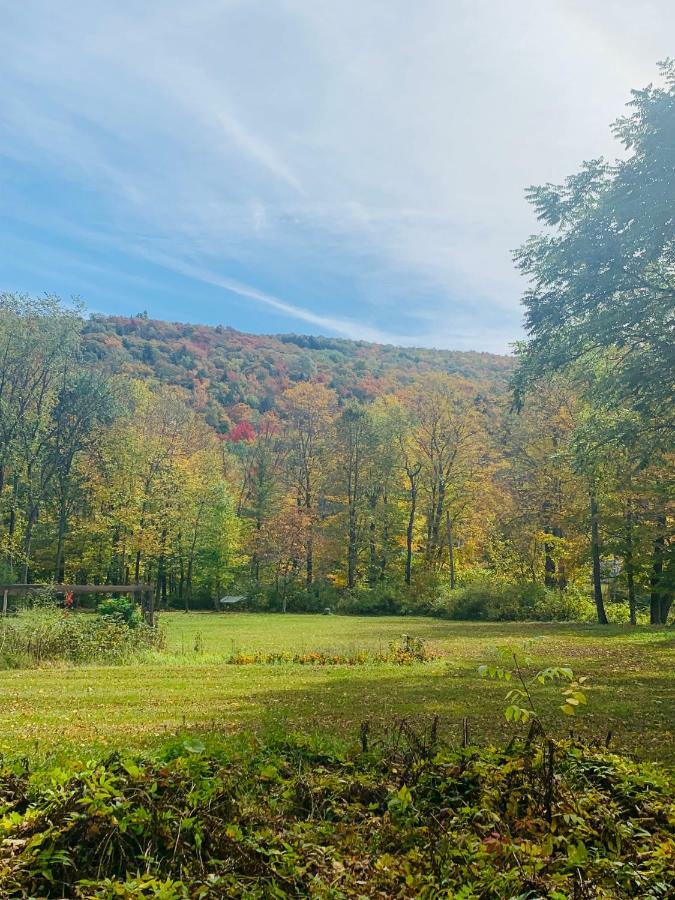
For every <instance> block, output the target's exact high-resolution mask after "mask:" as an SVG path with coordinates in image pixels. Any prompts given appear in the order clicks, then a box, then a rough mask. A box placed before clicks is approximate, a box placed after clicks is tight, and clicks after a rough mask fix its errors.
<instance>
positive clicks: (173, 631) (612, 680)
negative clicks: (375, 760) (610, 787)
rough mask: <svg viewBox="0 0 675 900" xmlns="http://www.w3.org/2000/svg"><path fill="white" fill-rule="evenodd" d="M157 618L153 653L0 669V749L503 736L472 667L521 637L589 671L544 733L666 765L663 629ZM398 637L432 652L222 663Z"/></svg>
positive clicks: (669, 753) (547, 655) (548, 658)
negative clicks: (131, 661) (425, 723)
mask: <svg viewBox="0 0 675 900" xmlns="http://www.w3.org/2000/svg"><path fill="white" fill-rule="evenodd" d="M162 623H163V627H164V628H165V629H166V633H167V649H166V651H165V652H163V653H162V654H157V655H155V656H154V657H153V658H152V659H150V660H148V661H147V662H144V663H142V664H135V665H129V666H119V667H103V666H83V667H55V668H48V669H41V670H34V669H33V670H16V671H5V672H0V752H9V753H12V754H13V753H16V752H19V753H28V754H30V755H38V756H43V755H49V754H52V753H57V754H58V753H62V752H72V751H75V750H78V751H82V750H83V749H84V750H87V751H88V750H94V749H100V748H105V747H109V748H116V747H124V748H129V747H143V746H147V745H150V744H153V743H155V742H157V741H159V740H163V739H165V738H166V737H167V736H168V735H170V734H174V733H176V732H180V731H183V730H190V729H213V730H219V731H225V732H231V731H235V730H237V729H240V728H247V729H254V730H256V729H264V728H268V727H283V728H293V729H296V730H302V731H308V730H312V729H315V728H317V729H321V730H324V731H327V732H330V733H333V734H335V735H337V736H339V737H349V738H350V737H352V736H355V735H356V734H357V731H358V726H359V723H360V722H361V721H362V720H364V719H371V720H373V722H375V723H377V722H380V723H382V722H386V721H387V720H388V719H391V718H392V717H396V716H414V717H419V716H431V715H439V716H440V718H441V726H442V728H443V729H444V731H445V733H446V734H447V735H448V736H449V737H450V738H453V737H454V736H458V735H459V733H460V729H461V721H462V718H463V717H464V716H467V717H468V718H469V720H470V727H471V733H472V735H473V737H474V738H475V739H476V740H481V741H482V740H487V739H493V738H495V739H499V740H504V739H506V738H507V737H508V735H509V733H510V728H511V726H509V725H507V723H506V722H505V721H504V718H503V707H504V699H503V698H504V694H505V690H506V689H505V687H504V684H501V683H494V682H489V681H483V680H481V679H480V678H479V677H478V675H477V671H476V670H477V667H478V665H479V664H480V663H481V662H483V661H485V660H486V659H487V658H488V657H489V656H490V654H491V653H493V652H494V648H496V647H498V646H515V647H519V648H522V646H523V644H524V642H528V649H527V652H528V653H529V654H530V655H531V656H532V657H533V658H534V659H535V661H536V662H540V663H541V664H547V665H549V664H550V665H553V664H562V663H569V664H570V665H571V666H572V667H573V669H574V671H575V674H577V675H588V676H589V677H590V688H589V691H588V697H589V703H588V707H587V709H585V710H584V713H583V715H582V716H580V717H578V718H577V719H575V720H568V719H565V718H564V717H563V716H562V715H561V714H557V713H556V712H555V710H556V706H555V704H553V701H549V702H546V701H545V702H544V706H545V708H546V710H547V713H548V712H550V714H551V719H550V721H551V723H552V728H553V730H554V731H557V732H558V733H563V732H564V730H566V729H568V728H569V727H570V726H572V727H573V728H574V729H576V730H578V731H580V732H583V733H585V734H587V735H588V734H590V735H597V736H598V737H602V738H604V736H605V735H606V733H607V732H608V730H612V732H613V733H614V738H613V746H616V747H619V748H622V749H626V750H628V751H630V752H632V753H634V754H635V755H636V756H639V757H642V758H650V759H657V760H661V761H668V762H670V763H672V762H675V742H674V741H673V730H674V729H673V724H674V721H673V720H674V716H675V702H674V701H675V690H674V688H675V670H674V666H673V657H674V655H675V654H674V653H673V650H674V648H675V633H674V632H673V630H672V629H670V630H669V629H665V628H664V629H652V628H648V627H638V628H633V629H631V628H630V627H628V626H610V627H608V628H600V627H598V626H592V625H553V624H550V625H549V624H529V623H505V624H478V623H459V622H446V621H439V620H434V619H426V618H413V617H411V618H393V617H386V618H359V617H340V616H308V615H287V616H282V615H267V614H246V613H234V614H227V613H226V614H212V613H191V614H188V615H186V614H184V613H170V614H164V615H163V616H162ZM404 632H406V633H409V634H412V635H414V636H415V637H422V638H424V639H425V640H427V641H429V643H430V645H431V646H432V647H434V648H435V649H437V650H439V651H441V652H442V654H443V657H442V658H441V659H438V660H435V661H433V662H431V663H427V664H416V665H413V666H395V665H391V664H385V665H382V664H380V665H366V666H358V667H353V668H349V667H343V666H337V667H330V668H319V667H309V666H299V665H294V664H284V665H276V666H273V665H251V666H232V665H226V664H225V663H224V660H225V659H226V658H227V657H228V656H229V655H230V654H231V653H232V651H233V649H237V650H242V651H249V650H250V651H253V650H256V649H262V650H292V651H300V650H318V649H331V650H333V649H334V650H342V651H345V650H349V649H355V648H372V649H377V648H378V647H383V648H386V646H387V644H388V642H389V641H390V640H393V639H396V638H399V637H400V635H401V634H402V633H404ZM198 636H199V637H198ZM195 643H197V644H201V646H202V648H203V649H202V652H199V653H196V652H195V650H194V647H195ZM563 720H564V721H563Z"/></svg>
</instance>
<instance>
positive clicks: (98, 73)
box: [0, 0, 675, 351]
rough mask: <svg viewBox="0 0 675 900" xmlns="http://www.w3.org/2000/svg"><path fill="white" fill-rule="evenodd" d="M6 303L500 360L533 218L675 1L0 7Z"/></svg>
mask: <svg viewBox="0 0 675 900" xmlns="http://www.w3.org/2000/svg"><path fill="white" fill-rule="evenodd" d="M0 13H1V15H2V19H1V21H2V26H1V27H0V77H1V82H0V83H1V84H2V91H1V93H0V266H1V271H2V279H1V281H0V288H1V289H5V290H18V291H24V292H29V293H42V292H49V293H57V294H60V295H61V296H63V297H64V298H68V297H71V296H78V297H80V298H82V299H83V300H84V301H85V303H86V304H87V306H88V307H89V309H91V310H95V311H99V312H106V313H120V314H133V313H135V312H139V311H141V310H144V309H145V310H147V311H148V313H149V315H151V316H152V317H155V318H167V319H171V320H177V321H194V322H205V323H212V324H216V323H222V324H225V325H231V326H233V327H235V328H240V329H242V330H247V331H254V332H291V331H293V332H299V333H314V334H331V335H338V336H342V337H351V338H363V339H365V340H377V341H384V342H388V343H403V344H414V345H421V346H436V347H447V348H451V349H478V350H493V351H506V350H507V349H508V346H509V344H510V342H512V341H513V340H516V339H518V338H519V337H521V336H522V332H521V328H520V322H521V311H520V308H519V296H520V294H521V292H522V289H523V284H522V282H521V278H520V276H519V275H518V274H517V273H516V272H515V271H514V269H513V265H512V262H511V256H510V252H511V250H512V249H513V248H514V247H516V246H517V245H518V244H519V243H520V242H521V241H522V240H523V239H524V238H525V237H526V236H527V234H528V233H530V232H531V231H532V230H534V229H535V228H536V223H535V222H534V220H533V218H532V215H531V213H530V211H529V209H528V207H527V205H526V203H525V201H524V199H523V189H524V188H525V186H526V185H528V184H531V183H540V182H544V181H558V180H560V179H561V178H563V177H564V176H565V175H566V174H569V173H570V172H572V171H574V170H575V169H576V168H577V166H578V164H579V162H580V161H581V160H582V159H585V158H590V157H595V156H598V155H601V154H609V155H615V154H616V152H617V149H616V147H615V145H614V143H613V141H612V139H611V136H610V133H609V129H608V124H609V122H611V121H612V120H613V119H614V118H616V117H617V116H618V115H620V114H622V112H623V104H624V103H625V101H626V99H627V98H628V95H629V91H630V88H631V87H641V86H643V85H645V84H646V83H648V82H649V81H650V80H651V79H653V78H654V77H655V75H656V69H655V65H654V64H655V62H656V60H658V59H661V58H663V57H665V56H667V55H668V54H669V53H670V54H672V53H673V51H674V50H675V47H674V46H673V42H672V38H673V36H674V35H675V4H673V3H672V2H671V0H654V2H651V3H650V2H641V3H639V4H638V3H636V2H635V0H631V2H626V0H613V2H610V0H594V2H592V3H589V2H586V0H583V2H582V0H579V2H577V0H564V2H563V0H558V2H556V0H514V2H512V3H505V2H502V0H490V2H485V0H415V2H412V0H259V2H258V0H190V2H187V0H181V2H174V0H161V2H160V0H134V2H132V0H116V2H114V3H111V2H109V0H65V2H62V3H54V2H51V0H48V2H47V0H21V2H17V0H0Z"/></svg>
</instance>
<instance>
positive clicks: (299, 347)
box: [84, 316, 514, 431]
mask: <svg viewBox="0 0 675 900" xmlns="http://www.w3.org/2000/svg"><path fill="white" fill-rule="evenodd" d="M84 333H85V342H86V352H87V354H88V355H90V357H92V358H94V357H96V358H98V359H101V360H109V361H110V362H111V363H112V362H114V363H115V364H116V365H117V366H120V367H121V368H122V370H124V371H127V372H131V373H133V374H136V375H138V376H139V377H155V378H157V379H158V380H159V381H161V382H163V383H166V384H174V385H179V386H181V387H183V388H185V389H187V390H188V391H190V393H191V394H192V395H193V397H194V400H195V405H196V406H197V407H198V408H199V409H201V410H202V411H203V412H204V413H205V415H206V418H207V420H208V421H209V422H210V423H211V424H212V425H213V426H214V427H216V428H218V429H219V430H221V431H226V430H227V429H228V428H229V427H230V424H231V422H232V421H238V420H241V419H243V418H246V417H247V413H248V412H249V411H258V412H264V411H265V410H267V409H270V408H271V407H272V406H273V404H274V399H275V397H276V395H277V394H278V393H280V392H281V391H283V390H285V389H286V388H287V387H288V386H289V385H291V384H293V383H294V382H297V381H302V380H308V379H311V380H316V381H320V382H322V383H324V384H326V385H327V386H329V387H332V388H334V389H335V390H336V391H337V392H338V394H339V395H340V396H341V397H356V398H358V399H362V400H369V399H372V398H373V397H376V396H378V395H379V394H383V393H387V392H389V391H392V390H395V389H396V388H397V387H401V386H403V385H405V384H408V383H409V382H410V381H412V380H413V379H414V378H415V377H416V376H418V375H420V374H422V373H425V372H448V373H451V374H456V375H461V376H463V377H465V378H467V379H469V380H470V381H473V382H475V383H476V385H477V387H480V388H481V389H482V390H490V391H494V390H497V391H498V390H499V389H500V388H502V389H503V387H504V386H505V384H506V380H507V379H508V376H509V375H510V373H511V371H512V369H513V366H514V360H513V359H512V358H511V357H508V356H498V355H497V354H492V353H477V352H473V351H469V352H467V351H450V350H430V349H422V348H419V349H418V348H409V347H394V346H390V345H382V344H370V343H367V342H365V341H350V340H344V339H341V338H326V337H311V336H310V337H308V336H301V335H295V334H288V335H253V334H245V333H243V332H240V331H235V330H234V329H232V328H226V327H223V326H222V325H218V326H216V327H212V326H208V325H189V324H181V323H175V322H163V321H158V320H153V319H147V318H145V317H137V318H123V317H117V316H92V317H91V319H89V320H88V321H87V323H86V324H85V329H84Z"/></svg>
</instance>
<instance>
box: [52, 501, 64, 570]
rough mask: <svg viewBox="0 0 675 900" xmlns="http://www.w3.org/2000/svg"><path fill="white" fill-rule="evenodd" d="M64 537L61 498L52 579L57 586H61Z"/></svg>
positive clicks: (62, 503) (62, 502)
mask: <svg viewBox="0 0 675 900" xmlns="http://www.w3.org/2000/svg"><path fill="white" fill-rule="evenodd" d="M65 537H66V501H65V498H64V497H61V500H60V504H59V533H58V538H57V541H56V564H55V566H54V579H55V581H56V582H57V584H63V582H64V580H65V578H64V571H63V569H64V565H63V562H64V561H63V544H64V540H65Z"/></svg>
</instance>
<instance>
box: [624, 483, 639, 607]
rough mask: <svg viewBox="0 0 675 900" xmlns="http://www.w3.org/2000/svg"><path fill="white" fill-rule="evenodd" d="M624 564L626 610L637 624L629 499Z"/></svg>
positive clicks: (631, 513) (630, 504)
mask: <svg viewBox="0 0 675 900" xmlns="http://www.w3.org/2000/svg"><path fill="white" fill-rule="evenodd" d="M624 563H625V565H626V583H627V585H628V610H629V613H630V624H631V625H636V624H637V610H636V606H635V561H634V557H633V504H632V502H631V501H630V500H629V501H628V503H627V505H626V547H625V553H624Z"/></svg>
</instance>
